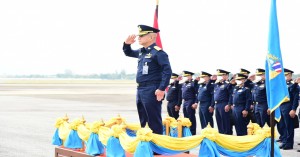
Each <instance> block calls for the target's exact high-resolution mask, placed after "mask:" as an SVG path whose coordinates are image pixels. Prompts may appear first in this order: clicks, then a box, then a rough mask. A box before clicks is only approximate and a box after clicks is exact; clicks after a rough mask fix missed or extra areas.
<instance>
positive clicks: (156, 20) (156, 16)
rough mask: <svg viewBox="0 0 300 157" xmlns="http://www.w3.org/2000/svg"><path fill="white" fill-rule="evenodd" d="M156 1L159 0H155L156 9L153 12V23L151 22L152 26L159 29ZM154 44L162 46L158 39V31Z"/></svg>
mask: <svg viewBox="0 0 300 157" xmlns="http://www.w3.org/2000/svg"><path fill="white" fill-rule="evenodd" d="M158 1H159V0H156V9H155V13H154V24H153V27H154V28H157V29H159V28H158ZM156 45H157V46H159V47H160V48H163V47H162V43H161V40H160V35H159V32H158V33H157V38H156Z"/></svg>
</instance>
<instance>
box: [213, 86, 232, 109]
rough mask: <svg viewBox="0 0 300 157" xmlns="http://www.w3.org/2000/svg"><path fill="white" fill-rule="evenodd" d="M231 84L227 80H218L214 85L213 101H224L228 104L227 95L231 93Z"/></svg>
mask: <svg viewBox="0 0 300 157" xmlns="http://www.w3.org/2000/svg"><path fill="white" fill-rule="evenodd" d="M232 90H233V85H232V84H230V83H229V82H228V81H225V82H218V83H215V85H214V101H215V102H226V103H227V104H228V102H229V97H230V95H231V93H232Z"/></svg>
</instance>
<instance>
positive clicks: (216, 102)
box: [215, 100, 229, 104]
mask: <svg viewBox="0 0 300 157" xmlns="http://www.w3.org/2000/svg"><path fill="white" fill-rule="evenodd" d="M223 102H229V100H227V101H226V100H221V101H215V104H218V103H223Z"/></svg>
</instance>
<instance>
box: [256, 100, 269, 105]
mask: <svg viewBox="0 0 300 157" xmlns="http://www.w3.org/2000/svg"><path fill="white" fill-rule="evenodd" d="M255 104H256V105H257V104H267V102H266V101H262V102H257V101H256V102H255Z"/></svg>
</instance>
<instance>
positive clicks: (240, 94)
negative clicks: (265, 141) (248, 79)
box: [229, 86, 252, 136]
mask: <svg viewBox="0 0 300 157" xmlns="http://www.w3.org/2000/svg"><path fill="white" fill-rule="evenodd" d="M251 97H252V96H251V91H250V89H249V88H248V87H244V86H243V87H239V86H236V87H235V88H234V90H233V93H232V97H231V98H230V102H229V104H230V105H233V106H234V108H233V117H234V122H235V130H236V134H237V136H243V135H247V125H248V123H249V119H248V118H247V117H243V114H242V111H244V110H246V111H248V113H249V110H250V105H251V101H252V100H251Z"/></svg>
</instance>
